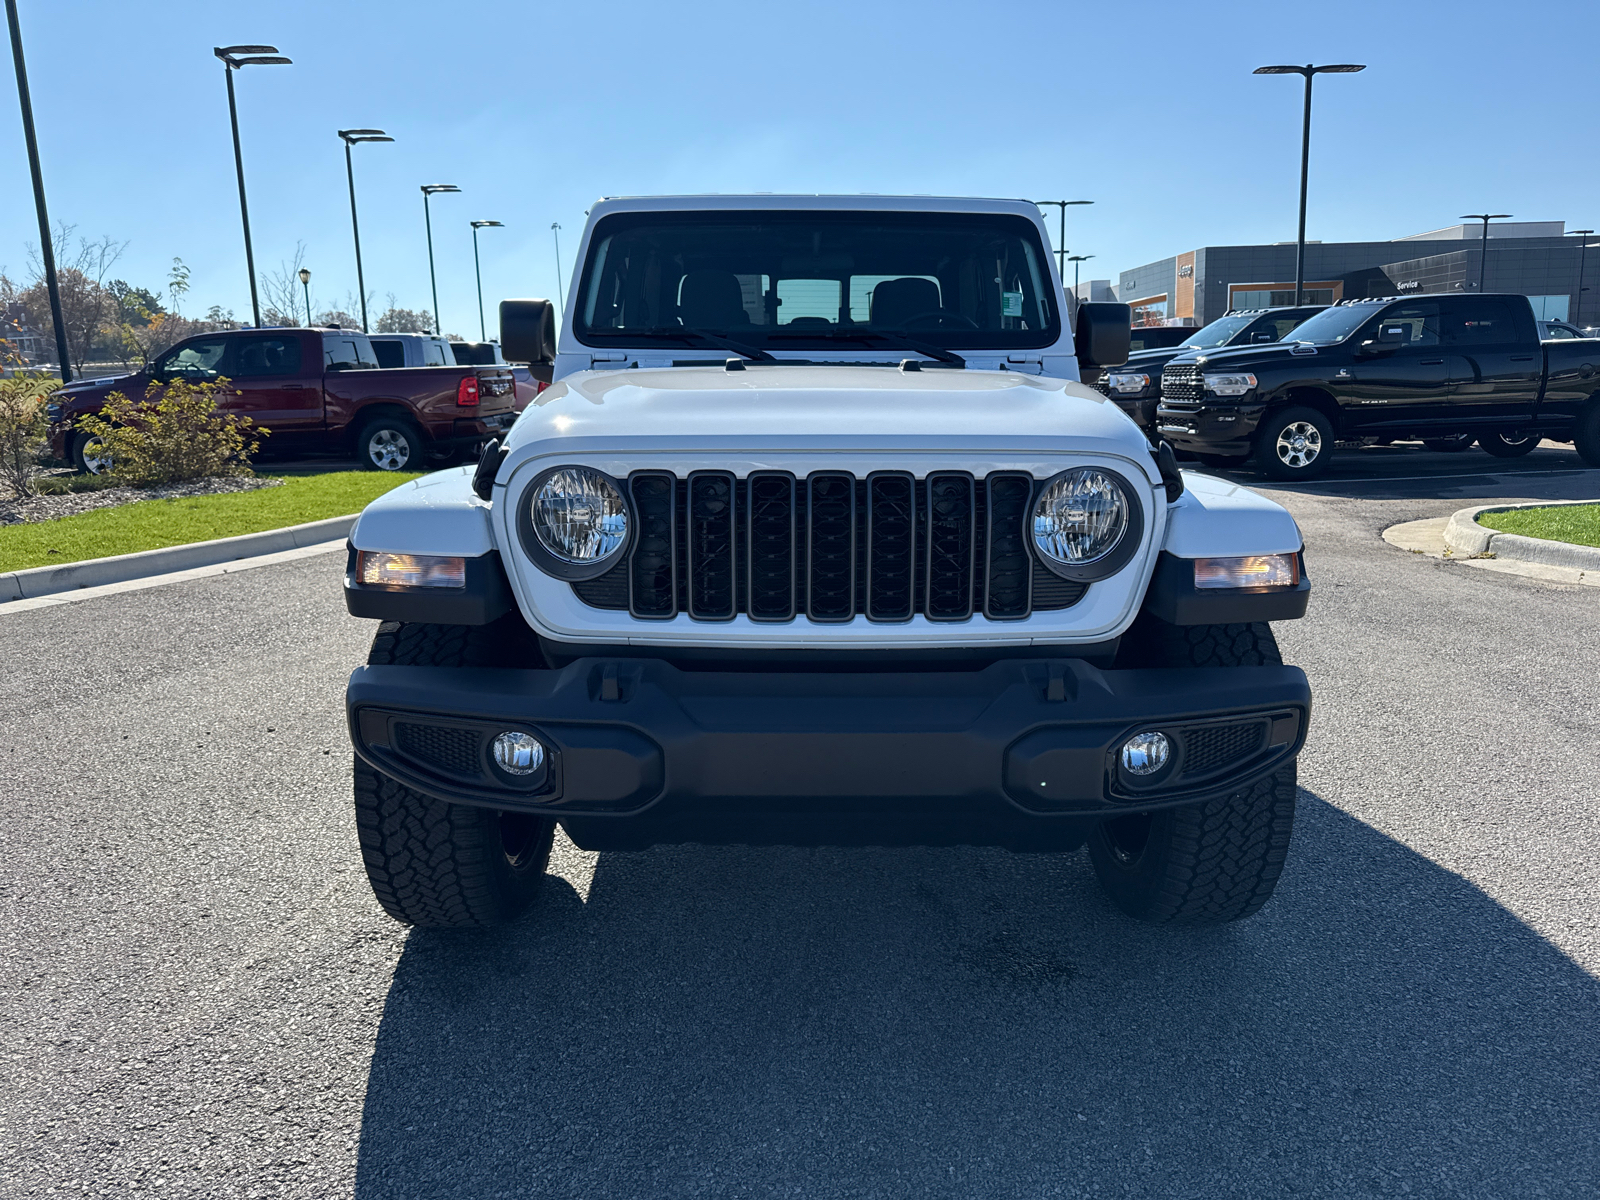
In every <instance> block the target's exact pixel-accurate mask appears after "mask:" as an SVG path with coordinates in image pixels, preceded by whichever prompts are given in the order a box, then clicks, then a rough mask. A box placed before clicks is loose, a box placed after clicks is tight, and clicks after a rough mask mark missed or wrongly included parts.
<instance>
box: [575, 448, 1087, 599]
mask: <svg viewBox="0 0 1600 1200" xmlns="http://www.w3.org/2000/svg"><path fill="white" fill-rule="evenodd" d="M628 490H629V493H630V495H631V496H632V498H633V509H634V515H635V519H636V520H637V521H638V532H637V536H636V537H635V539H634V543H633V547H632V549H631V550H630V552H629V553H628V555H627V557H626V559H625V560H624V561H623V562H621V563H620V564H618V565H617V566H616V567H613V568H612V569H611V570H610V571H608V572H607V573H606V574H604V575H601V576H599V577H598V578H596V579H591V580H586V581H583V582H579V583H574V584H572V585H571V586H572V589H573V591H574V592H575V593H576V594H577V596H578V598H579V599H581V600H583V601H584V602H585V603H586V604H590V605H593V606H594V607H596V608H610V609H627V610H628V611H629V612H630V613H631V614H632V615H633V616H635V617H639V618H643V619H646V620H670V619H671V618H673V617H676V616H677V615H679V614H680V613H687V614H688V615H689V617H690V618H691V619H692V620H696V621H728V620H732V619H733V618H734V617H735V616H737V615H740V614H743V615H745V616H747V617H749V618H750V619H751V620H752V621H766V622H780V621H792V620H794V619H795V618H797V617H807V618H809V619H810V620H812V621H817V622H843V621H849V620H852V619H853V618H855V617H857V616H864V617H866V618H867V620H869V621H877V622H892V621H909V620H910V619H911V618H912V617H913V616H916V615H918V614H921V615H922V616H925V617H927V618H928V620H930V621H965V620H968V619H969V618H971V617H973V616H974V615H980V614H981V615H983V616H986V617H989V618H991V619H993V620H1020V619H1022V618H1024V617H1027V616H1028V615H1029V614H1030V613H1032V612H1035V611H1041V610H1052V609H1062V608H1069V607H1071V606H1072V605H1073V604H1076V603H1077V602H1078V600H1079V599H1080V598H1082V596H1083V594H1084V592H1085V591H1086V590H1087V587H1086V585H1084V584H1081V583H1072V582H1069V581H1067V580H1064V579H1060V578H1057V577H1056V576H1055V575H1052V574H1051V573H1050V572H1048V571H1046V570H1044V569H1042V568H1040V567H1038V566H1037V564H1036V563H1035V561H1034V558H1033V554H1032V552H1031V551H1030V550H1029V548H1028V545H1027V534H1026V526H1025V522H1026V519H1027V513H1028V505H1029V503H1030V501H1031V500H1032V498H1033V479H1032V477H1031V476H1028V475H1025V474H1020V473H1017V472H996V473H995V474H993V475H990V476H989V477H988V478H986V479H974V478H973V477H972V476H970V475H967V474H965V473H963V472H957V471H944V472H934V473H932V474H930V475H929V476H927V478H925V479H916V478H914V477H913V476H912V475H910V474H909V473H907V472H903V471H874V472H872V473H871V474H869V475H867V476H866V477H865V478H858V477H857V476H854V475H851V474H848V473H846V472H841V471H819V472H815V473H813V474H811V475H810V476H807V477H806V478H804V479H799V478H796V477H795V476H793V475H790V474H788V473H787V472H784V471H756V472H752V473H751V474H750V475H749V476H747V477H746V478H743V479H739V478H736V477H735V476H734V475H733V474H732V473H731V472H727V471H694V472H691V473H690V474H689V475H688V476H687V477H686V478H680V477H678V476H676V475H673V474H670V473H668V472H664V471H640V472H637V473H635V474H634V475H632V476H631V477H630V478H629V480H628Z"/></svg>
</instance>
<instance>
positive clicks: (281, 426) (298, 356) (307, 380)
mask: <svg viewBox="0 0 1600 1200" xmlns="http://www.w3.org/2000/svg"><path fill="white" fill-rule="evenodd" d="M303 341H304V339H303V338H302V336H301V335H300V334H297V333H290V332H287V331H286V332H284V333H274V334H256V333H248V334H240V335H237V340H236V343H235V345H234V353H233V362H232V364H231V367H230V371H229V374H230V376H231V377H232V379H233V388H232V390H233V391H234V392H235V393H236V395H235V397H234V401H233V406H234V407H235V409H236V411H238V412H240V413H242V414H243V415H245V416H248V417H249V418H251V420H253V421H255V423H256V424H257V425H264V426H266V428H268V429H270V430H271V431H272V434H271V444H272V445H273V446H274V448H276V447H279V446H282V445H284V443H285V442H286V441H289V440H293V439H296V438H297V437H298V436H300V435H304V434H308V433H315V432H319V431H320V430H321V429H322V372H321V370H320V369H319V368H320V367H321V365H322V364H321V363H316V362H307V361H306V357H307V356H306V355H305V353H304V346H303Z"/></svg>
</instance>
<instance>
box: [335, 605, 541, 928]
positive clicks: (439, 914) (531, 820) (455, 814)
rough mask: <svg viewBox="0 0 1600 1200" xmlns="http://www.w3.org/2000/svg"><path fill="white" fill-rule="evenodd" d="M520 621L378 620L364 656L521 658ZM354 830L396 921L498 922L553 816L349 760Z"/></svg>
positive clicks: (514, 912)
mask: <svg viewBox="0 0 1600 1200" xmlns="http://www.w3.org/2000/svg"><path fill="white" fill-rule="evenodd" d="M519 626H520V630H521V631H522V633H525V631H526V629H527V626H526V625H525V624H523V622H522V620H521V617H520V616H519V615H518V614H515V613H512V614H509V615H508V616H507V617H505V618H502V619H501V620H500V621H497V622H495V624H493V625H484V626H466V625H423V624H402V623H400V622H397V621H385V622H384V623H383V624H381V625H380V626H379V627H378V634H377V637H376V638H374V639H373V643H372V651H371V653H370V654H369V655H368V656H367V661H368V663H370V664H373V665H398V666H438V667H467V666H519V665H526V664H527V662H528V656H529V654H533V653H537V646H536V644H535V645H532V646H531V649H530V642H529V639H528V638H527V637H525V636H521V634H520V633H519V629H518V627H519ZM355 814H356V831H357V834H358V835H359V837H360V840H361V858H362V861H363V862H364V864H365V865H366V869H367V879H368V881H369V882H370V883H371V884H372V892H373V895H374V896H376V897H377V900H378V903H379V904H381V905H382V906H383V909H384V911H385V912H387V913H388V914H389V915H390V916H391V917H393V918H394V919H395V920H397V921H401V922H404V923H405V924H407V925H417V926H422V927H424V928H436V929H437V928H463V927H473V926H488V925H500V924H504V923H505V922H507V921H511V920H513V919H515V918H516V917H517V916H518V915H519V914H521V913H522V912H523V911H524V910H525V909H526V908H527V907H528V906H529V905H530V904H531V903H533V900H534V898H535V896H536V895H537V894H538V889H539V885H540V883H541V882H542V880H543V879H544V870H545V865H546V864H547V863H548V862H549V859H550V844H551V840H552V838H553V837H554V836H555V822H554V821H553V820H552V819H550V818H548V817H537V816H530V815H528V814H526V813H510V812H499V811H497V810H495V809H489V808H477V807H474V806H471V805H463V804H448V803H446V802H445V801H442V800H436V799H434V798H433V797H431V796H427V795H424V794H422V793H421V792H416V791H413V790H411V789H410V788H408V787H406V786H404V785H403V784H400V783H397V782H396V781H395V780H393V779H390V778H389V777H388V776H387V775H384V774H383V773H382V772H380V771H377V770H374V769H373V768H372V767H371V766H369V765H367V764H366V763H364V762H362V761H361V760H360V759H359V758H358V759H356V762H355Z"/></svg>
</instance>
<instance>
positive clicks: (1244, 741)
mask: <svg viewBox="0 0 1600 1200" xmlns="http://www.w3.org/2000/svg"><path fill="white" fill-rule="evenodd" d="M1266 728H1267V726H1266V722H1264V721H1260V720H1255V721H1239V722H1235V723H1234V724H1231V725H1203V726H1201V727H1200V728H1199V729H1191V730H1189V731H1187V732H1186V733H1185V734H1184V735H1183V772H1184V774H1185V775H1197V774H1200V773H1202V772H1206V771H1215V770H1218V769H1219V768H1221V767H1225V766H1228V765H1229V764H1230V763H1233V762H1237V761H1238V760H1239V759H1241V758H1246V757H1248V756H1250V755H1252V754H1254V753H1255V752H1256V751H1257V750H1259V749H1261V742H1262V737H1263V735H1264V734H1265V732H1266Z"/></svg>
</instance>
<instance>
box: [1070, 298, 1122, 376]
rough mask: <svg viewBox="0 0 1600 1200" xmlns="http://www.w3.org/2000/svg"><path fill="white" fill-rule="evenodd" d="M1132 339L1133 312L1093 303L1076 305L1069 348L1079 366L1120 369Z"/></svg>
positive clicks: (1103, 303) (1120, 307) (1120, 305)
mask: <svg viewBox="0 0 1600 1200" xmlns="http://www.w3.org/2000/svg"><path fill="white" fill-rule="evenodd" d="M1132 340H1133V309H1131V308H1129V307H1128V306H1127V305H1126V304H1110V303H1107V302H1105V301H1101V300H1095V301H1089V302H1086V303H1083V304H1080V305H1078V325H1077V329H1076V330H1075V331H1074V333H1073V338H1072V348H1073V351H1074V352H1075V353H1076V354H1077V356H1078V367H1079V368H1080V371H1081V369H1082V368H1083V367H1120V366H1121V365H1122V364H1123V363H1125V362H1127V361H1128V345H1129V343H1130V342H1132Z"/></svg>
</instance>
